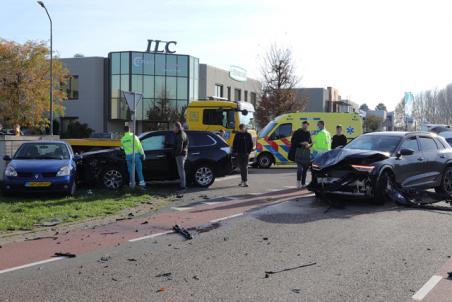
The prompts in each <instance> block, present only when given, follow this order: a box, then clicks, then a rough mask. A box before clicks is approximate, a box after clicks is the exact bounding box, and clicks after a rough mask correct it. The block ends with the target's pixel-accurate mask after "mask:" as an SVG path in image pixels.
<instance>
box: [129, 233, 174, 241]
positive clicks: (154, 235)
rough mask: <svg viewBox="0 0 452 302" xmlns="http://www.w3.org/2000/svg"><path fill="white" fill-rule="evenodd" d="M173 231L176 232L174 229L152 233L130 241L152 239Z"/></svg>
mask: <svg viewBox="0 0 452 302" xmlns="http://www.w3.org/2000/svg"><path fill="white" fill-rule="evenodd" d="M171 233H174V232H173V231H167V232H162V233H156V234H151V235H147V236H143V237H138V238H134V239H130V240H129V242H137V241H140V240H145V239H151V238H155V237H158V236H162V235H166V234H171Z"/></svg>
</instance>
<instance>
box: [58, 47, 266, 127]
mask: <svg viewBox="0 0 452 302" xmlns="http://www.w3.org/2000/svg"><path fill="white" fill-rule="evenodd" d="M60 60H61V61H62V63H63V65H64V66H65V67H67V68H68V70H69V74H70V80H69V84H68V87H67V93H68V98H69V100H68V101H67V102H65V103H64V104H65V115H64V116H62V117H60V120H61V123H60V124H61V130H62V131H65V129H67V126H68V124H69V123H71V122H73V121H74V120H78V121H79V122H81V123H86V124H88V126H89V127H90V128H92V129H93V130H94V131H95V132H96V133H118V132H121V131H122V129H123V126H124V124H125V122H127V121H129V120H130V118H131V116H130V112H129V109H128V106H127V103H126V102H125V100H124V99H123V97H122V96H121V93H120V92H121V91H133V92H137V93H141V94H143V100H142V102H141V103H140V104H139V106H138V108H137V110H136V117H137V131H138V132H144V131H150V130H157V129H168V128H169V127H170V124H171V123H172V122H174V121H176V120H181V119H182V117H183V114H184V110H185V108H186V106H187V105H188V103H189V102H191V101H193V100H198V99H205V98H207V97H209V96H217V97H224V98H227V99H229V100H235V101H240V100H241V101H246V102H250V103H253V104H254V105H255V104H256V103H257V102H258V96H259V92H260V88H261V87H260V83H259V81H257V80H254V79H249V78H246V71H244V70H243V69H240V68H238V67H235V69H234V68H232V69H231V71H226V70H223V69H220V68H217V67H213V66H210V65H206V64H199V59H198V58H196V57H193V56H190V55H181V54H174V53H153V52H142V51H117V52H110V53H109V54H108V57H105V58H104V57H76V58H63V59H60ZM237 70H238V71H241V72H242V73H241V74H238V75H237ZM243 72H244V73H243Z"/></svg>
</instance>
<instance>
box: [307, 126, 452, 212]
mask: <svg viewBox="0 0 452 302" xmlns="http://www.w3.org/2000/svg"><path fill="white" fill-rule="evenodd" d="M394 186H395V187H396V188H397V189H401V190H404V191H410V190H411V191H413V190H427V189H431V188H434V189H435V190H436V192H438V193H442V194H444V195H445V196H446V197H447V198H448V199H450V198H451V197H452V148H451V147H450V146H449V145H448V144H447V142H446V141H445V140H444V138H442V137H440V136H438V135H436V134H434V133H428V132H374V133H369V134H364V135H361V136H360V137H358V138H356V139H355V140H353V141H352V142H350V143H349V144H348V145H347V146H345V147H344V148H343V149H335V150H331V151H328V152H326V153H324V154H322V155H320V156H319V157H318V158H316V159H315V160H314V161H313V163H312V183H311V184H310V185H309V189H310V190H311V191H314V192H315V193H316V195H317V196H320V197H323V196H325V194H326V195H328V194H330V195H347V196H356V197H367V198H372V199H373V200H374V201H375V202H376V203H384V202H385V201H388V200H389V199H391V198H390V196H389V194H388V190H389V189H391V187H394Z"/></svg>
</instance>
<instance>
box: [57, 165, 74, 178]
mask: <svg viewBox="0 0 452 302" xmlns="http://www.w3.org/2000/svg"><path fill="white" fill-rule="evenodd" d="M71 170H72V167H71V166H64V167H61V169H60V170H59V171H58V172H57V176H69V175H71Z"/></svg>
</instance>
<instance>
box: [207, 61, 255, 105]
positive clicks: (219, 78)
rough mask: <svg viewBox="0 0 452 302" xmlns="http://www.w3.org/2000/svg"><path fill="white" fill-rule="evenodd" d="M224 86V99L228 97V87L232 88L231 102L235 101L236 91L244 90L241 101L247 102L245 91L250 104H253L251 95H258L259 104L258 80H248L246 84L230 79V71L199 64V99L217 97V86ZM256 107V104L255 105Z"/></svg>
mask: <svg viewBox="0 0 452 302" xmlns="http://www.w3.org/2000/svg"><path fill="white" fill-rule="evenodd" d="M216 84H218V85H223V97H224V98H227V97H228V87H231V100H233V101H236V100H235V99H234V89H240V90H242V97H241V100H242V101H245V91H248V100H247V101H248V102H251V93H252V92H254V93H256V95H257V97H256V98H257V99H256V101H257V102H259V99H258V98H259V93H260V89H261V83H260V82H259V81H258V80H255V79H251V78H248V79H247V80H246V81H245V82H239V81H236V80H234V79H231V78H230V77H229V71H227V70H224V69H221V68H217V67H214V66H210V65H207V64H199V98H200V99H205V98H207V97H209V96H215V85H216ZM253 105H255V104H253Z"/></svg>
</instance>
